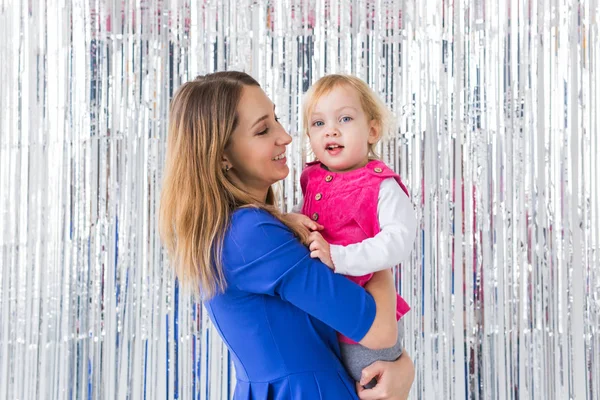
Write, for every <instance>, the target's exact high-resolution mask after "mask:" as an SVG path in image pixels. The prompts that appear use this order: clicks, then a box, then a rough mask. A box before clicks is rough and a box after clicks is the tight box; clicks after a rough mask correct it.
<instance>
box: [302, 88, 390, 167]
mask: <svg viewBox="0 0 600 400" xmlns="http://www.w3.org/2000/svg"><path fill="white" fill-rule="evenodd" d="M308 124H309V128H308V136H309V138H310V145H311V147H312V149H313V152H314V153H315V156H317V158H318V159H319V161H321V162H322V163H323V164H325V166H327V168H329V170H331V171H334V172H345V171H352V170H354V169H357V168H361V167H364V166H365V165H366V164H367V162H368V161H369V144H374V143H376V142H377V139H378V136H379V135H378V134H379V132H378V128H377V123H376V122H375V121H372V120H369V118H368V117H367V115H366V114H365V112H364V111H363V108H362V105H361V103H360V98H359V95H358V93H357V92H356V90H354V89H353V88H351V87H349V86H346V85H344V86H338V87H335V88H334V89H333V90H331V91H330V92H329V93H327V94H325V95H323V96H321V97H320V98H319V99H318V100H317V102H316V103H315V107H314V109H313V110H312V113H311V114H310V115H309V116H308Z"/></svg>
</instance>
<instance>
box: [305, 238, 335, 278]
mask: <svg viewBox="0 0 600 400" xmlns="http://www.w3.org/2000/svg"><path fill="white" fill-rule="evenodd" d="M308 242H309V243H310V245H309V246H308V249H309V250H310V256H311V258H318V259H319V260H321V262H322V263H323V264H325V265H327V266H328V267H329V268H331V269H332V270H334V271H335V267H334V265H333V261H332V260H331V251H330V249H329V243H327V241H326V240H325V239H323V236H322V235H321V234H320V233H319V232H316V231H315V232H311V233H310V235H309V236H308Z"/></svg>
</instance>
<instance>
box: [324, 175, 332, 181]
mask: <svg viewBox="0 0 600 400" xmlns="http://www.w3.org/2000/svg"><path fill="white" fill-rule="evenodd" d="M332 179H333V176H331V175H327V176H326V177H325V182H331V180H332Z"/></svg>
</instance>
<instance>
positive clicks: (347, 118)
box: [340, 117, 352, 122]
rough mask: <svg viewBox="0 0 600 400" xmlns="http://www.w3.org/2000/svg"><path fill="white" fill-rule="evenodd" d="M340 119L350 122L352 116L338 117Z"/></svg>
mask: <svg viewBox="0 0 600 400" xmlns="http://www.w3.org/2000/svg"><path fill="white" fill-rule="evenodd" d="M340 121H341V122H350V121H352V117H342V118H341V119H340Z"/></svg>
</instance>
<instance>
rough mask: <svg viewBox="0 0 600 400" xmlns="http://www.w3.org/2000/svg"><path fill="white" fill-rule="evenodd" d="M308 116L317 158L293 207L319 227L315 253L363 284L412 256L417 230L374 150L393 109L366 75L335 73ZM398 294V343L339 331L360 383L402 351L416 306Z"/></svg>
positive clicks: (318, 90)
mask: <svg viewBox="0 0 600 400" xmlns="http://www.w3.org/2000/svg"><path fill="white" fill-rule="evenodd" d="M303 121H304V127H305V128H304V129H305V132H306V134H307V135H308V138H309V140H310V145H311V147H312V150H313V152H314V154H315V156H316V158H317V160H318V161H314V162H311V163H308V164H307V166H306V168H305V169H304V171H303V172H302V176H301V179H300V184H301V187H302V193H303V201H302V203H301V204H300V205H299V206H297V207H295V208H294V211H299V210H301V212H302V214H304V215H305V216H307V217H309V218H310V219H311V220H312V221H314V222H315V224H312V226H310V225H311V224H309V223H308V222H306V224H307V226H309V227H312V228H315V227H317V228H318V230H319V232H317V231H314V232H312V233H311V236H310V246H309V248H310V250H311V257H313V258H317V257H318V258H319V259H320V260H321V261H322V262H323V263H325V264H327V265H328V266H329V267H330V268H332V269H333V270H334V271H335V272H336V273H340V274H344V275H346V276H347V277H348V278H349V279H351V280H352V281H354V282H356V283H357V284H359V285H361V286H364V285H365V283H366V282H368V281H369V279H371V277H372V276H373V273H374V272H377V271H381V270H385V269H387V268H392V267H394V266H395V265H397V264H398V263H400V262H402V261H403V260H405V259H406V258H407V256H408V255H409V254H410V251H411V249H412V247H413V242H414V240H415V236H416V227H417V221H416V218H415V213H414V210H413V206H412V203H411V201H410V199H409V197H408V191H407V189H406V187H405V186H404V184H403V183H402V181H401V180H400V177H399V176H398V175H397V174H396V173H394V171H392V170H391V169H390V168H389V167H387V166H386V165H385V164H384V163H383V162H381V161H379V160H377V159H376V158H375V153H374V150H373V147H374V146H375V144H376V143H377V142H378V141H379V140H380V139H381V137H382V135H383V134H384V133H385V131H386V130H388V129H389V121H390V118H389V112H388V110H387V109H386V107H385V106H384V104H383V103H382V102H381V100H379V99H378V97H377V96H376V95H375V93H374V92H373V91H372V90H371V89H370V88H369V87H368V86H367V85H366V83H365V82H363V81H362V80H360V79H358V78H356V77H353V76H348V75H328V76H325V77H323V78H321V79H319V80H318V81H317V82H316V83H315V84H314V85H313V86H312V87H311V88H310V89H309V91H308V92H307V94H306V97H305V101H304V115H303ZM396 296H397V306H396V319H397V320H398V321H399V322H398V324H399V325H398V341H397V343H396V345H394V346H393V347H391V348H388V349H383V350H370V349H367V348H366V347H363V346H361V345H359V344H358V343H356V342H354V341H352V340H350V339H349V338H347V337H344V336H342V335H339V341H340V350H341V356H342V361H343V362H344V365H345V367H346V369H347V370H348V372H349V373H350V376H352V378H354V379H355V380H356V381H360V378H361V372H362V370H363V368H365V367H367V366H368V365H370V364H372V363H373V362H375V361H377V360H383V361H393V360H396V359H397V358H398V357H400V355H401V353H402V348H403V343H402V338H403V329H402V324H401V319H400V318H401V317H402V316H403V315H404V314H406V312H408V310H409V309H410V307H409V306H408V304H407V303H406V302H405V301H404V299H402V297H400V296H399V295H397V294H396ZM375 383H376V382H375V381H371V382H370V383H369V384H368V385H367V386H365V387H367V388H369V387H372V386H374V384H375Z"/></svg>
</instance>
